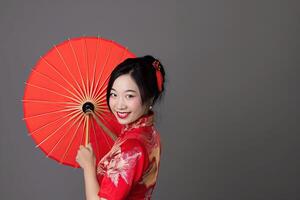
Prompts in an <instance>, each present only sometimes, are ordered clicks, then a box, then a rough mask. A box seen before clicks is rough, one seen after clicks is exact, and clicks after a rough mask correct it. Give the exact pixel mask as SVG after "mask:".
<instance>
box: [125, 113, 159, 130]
mask: <svg viewBox="0 0 300 200" xmlns="http://www.w3.org/2000/svg"><path fill="white" fill-rule="evenodd" d="M153 123H154V113H153V111H149V113H148V114H146V115H143V116H141V117H140V118H139V119H137V120H136V121H134V122H131V123H129V124H126V125H125V126H124V128H123V130H122V132H123V133H124V132H126V131H129V130H132V129H135V128H141V127H146V126H152V125H153Z"/></svg>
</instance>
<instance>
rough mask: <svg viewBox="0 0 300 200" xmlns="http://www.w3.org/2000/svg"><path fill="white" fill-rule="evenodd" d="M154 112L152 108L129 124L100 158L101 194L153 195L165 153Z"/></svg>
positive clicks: (131, 199)
mask: <svg viewBox="0 0 300 200" xmlns="http://www.w3.org/2000/svg"><path fill="white" fill-rule="evenodd" d="M153 116H154V114H153V112H150V113H149V114H147V115H144V116H142V117H141V118H139V119H138V120H136V121H135V122H133V123H131V124H127V125H125V126H124V127H123V129H122V132H121V134H120V135H119V137H118V139H117V140H116V141H115V143H114V146H113V147H112V149H111V150H110V151H109V152H108V153H107V154H106V155H105V156H104V157H103V158H102V159H101V160H100V161H99V163H98V165H97V179H98V181H99V185H100V190H99V193H98V196H99V197H101V198H104V199H107V200H117V199H126V200H142V199H143V200H148V199H150V198H151V194H152V191H153V189H154V186H155V184H156V180H157V175H158V169H159V162H160V154H161V148H160V137H159V133H158V132H157V130H156V129H155V127H154V125H153Z"/></svg>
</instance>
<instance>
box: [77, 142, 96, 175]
mask: <svg viewBox="0 0 300 200" xmlns="http://www.w3.org/2000/svg"><path fill="white" fill-rule="evenodd" d="M76 162H77V163H78V164H79V165H80V167H81V168H82V169H84V170H86V169H95V167H96V158H95V155H94V152H93V148H92V145H91V143H89V144H88V145H87V147H84V146H83V145H80V147H79V150H78V152H77V156H76Z"/></svg>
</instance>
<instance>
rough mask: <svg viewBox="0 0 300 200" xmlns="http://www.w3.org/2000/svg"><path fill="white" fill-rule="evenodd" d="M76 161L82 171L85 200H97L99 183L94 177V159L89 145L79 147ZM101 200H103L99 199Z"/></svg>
mask: <svg viewBox="0 0 300 200" xmlns="http://www.w3.org/2000/svg"><path fill="white" fill-rule="evenodd" d="M76 161H77V162H78V164H79V165H80V166H81V168H82V169H83V174H84V185H85V195H86V200H99V199H100V198H99V196H98V192H99V183H98V180H97V175H96V159H95V156H94V153H93V148H92V146H91V144H88V145H87V147H84V146H80V148H79V150H78V153H77V156H76ZM101 200H104V199H102V198H101Z"/></svg>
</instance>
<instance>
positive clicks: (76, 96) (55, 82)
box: [32, 69, 80, 101]
mask: <svg viewBox="0 0 300 200" xmlns="http://www.w3.org/2000/svg"><path fill="white" fill-rule="evenodd" d="M32 71H33V72H35V73H37V74H40V75H41V76H43V77H45V78H47V79H49V80H50V81H52V82H53V83H54V84H56V85H58V86H59V87H61V88H63V89H64V90H65V91H67V92H68V93H69V94H71V95H73V97H75V98H77V99H78V101H80V97H78V95H75V94H74V93H73V92H71V91H70V90H68V89H67V88H66V87H64V86H62V85H61V84H59V83H58V82H57V81H55V80H54V79H52V78H50V77H48V76H47V75H45V74H43V73H41V72H39V71H37V70H35V69H32Z"/></svg>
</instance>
